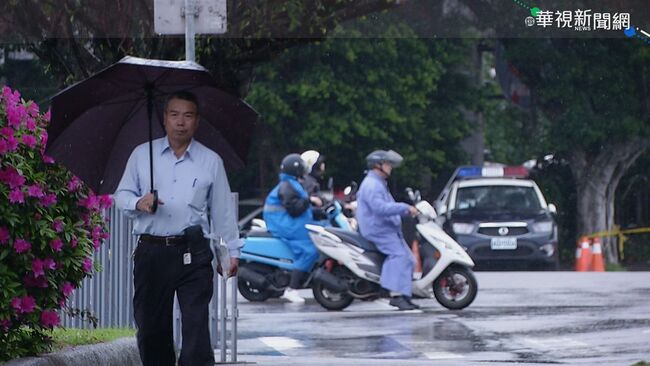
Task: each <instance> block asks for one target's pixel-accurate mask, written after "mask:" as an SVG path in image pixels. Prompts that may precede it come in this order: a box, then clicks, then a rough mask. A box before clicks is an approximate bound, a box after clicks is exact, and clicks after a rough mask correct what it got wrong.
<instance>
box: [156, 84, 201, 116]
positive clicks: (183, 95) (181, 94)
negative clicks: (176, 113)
mask: <svg viewBox="0 0 650 366" xmlns="http://www.w3.org/2000/svg"><path fill="white" fill-rule="evenodd" d="M172 99H181V100H186V101H188V102H192V103H194V105H195V106H196V114H197V115H200V113H199V100H198V99H197V98H196V95H194V93H192V92H189V91H186V90H181V91H177V92H175V93H172V94H170V95H169V96H168V97H167V100H165V109H164V110H165V112H167V107H168V106H169V101H170V100H172Z"/></svg>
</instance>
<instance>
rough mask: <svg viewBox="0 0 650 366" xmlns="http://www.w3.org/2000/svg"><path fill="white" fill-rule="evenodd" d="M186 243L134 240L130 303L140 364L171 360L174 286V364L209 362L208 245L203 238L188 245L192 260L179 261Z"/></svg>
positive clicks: (167, 365) (169, 365)
mask: <svg viewBox="0 0 650 366" xmlns="http://www.w3.org/2000/svg"><path fill="white" fill-rule="evenodd" d="M186 250H187V246H183V245H180V246H165V245H160V244H154V243H148V242H146V241H144V240H142V239H141V240H140V241H139V243H138V247H137V249H136V251H135V256H134V269H133V282H134V287H135V294H134V296H133V308H134V316H135V323H136V325H137V327H138V331H137V335H136V337H137V341H138V350H139V351H140V358H141V359H142V364H143V365H144V366H174V365H175V364H176V354H175V352H174V340H173V328H172V316H173V315H172V313H173V303H174V292H176V294H177V296H178V302H179V305H180V309H181V314H182V323H183V325H182V327H183V328H182V335H183V344H182V349H181V355H180V358H179V362H178V365H179V366H181V365H182V366H194V365H196V366H207V365H210V366H212V365H214V351H213V350H212V347H211V346H210V333H209V328H208V304H209V302H210V298H212V276H213V269H212V264H211V263H212V257H213V255H212V251H211V250H210V247H209V242H208V241H207V240H206V241H205V245H204V246H203V245H201V248H196V245H194V247H193V248H192V249H191V252H192V263H191V264H188V265H184V264H183V254H184V253H185V251H186Z"/></svg>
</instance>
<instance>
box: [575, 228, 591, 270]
mask: <svg viewBox="0 0 650 366" xmlns="http://www.w3.org/2000/svg"><path fill="white" fill-rule="evenodd" d="M590 269H591V247H590V246H589V239H588V238H587V237H586V236H583V237H581V238H580V240H578V248H577V249H576V271H577V272H586V271H589V270H590Z"/></svg>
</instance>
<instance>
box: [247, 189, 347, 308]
mask: <svg viewBox="0 0 650 366" xmlns="http://www.w3.org/2000/svg"><path fill="white" fill-rule="evenodd" d="M324 211H325V213H326V214H327V219H328V223H329V224H330V225H332V226H335V227H339V228H341V229H345V230H350V231H353V229H352V227H351V226H350V222H349V221H348V218H347V217H346V216H345V215H344V214H343V208H342V207H341V204H340V203H339V202H338V201H332V202H331V203H329V204H328V205H326V206H325V208H324ZM294 261H295V257H294V254H293V252H292V251H291V249H290V248H289V245H288V244H287V243H286V242H285V241H284V240H282V239H280V238H276V237H274V236H273V235H271V233H270V232H268V231H267V230H266V228H265V226H264V224H263V221H261V220H260V221H257V224H254V225H253V227H252V228H251V230H250V231H249V232H248V234H247V235H246V238H245V239H244V247H243V248H242V251H241V257H240V259H239V271H238V282H237V287H238V289H239V293H240V294H241V295H242V296H244V298H246V299H247V300H249V301H265V300H266V299H268V298H271V297H280V296H281V295H282V293H283V292H284V289H285V288H286V287H287V286H288V285H289V280H290V278H291V271H293V269H294V267H293V263H294ZM311 279H312V274H311V273H310V275H309V277H308V278H307V280H305V283H304V285H303V286H304V287H309V285H310V283H311Z"/></svg>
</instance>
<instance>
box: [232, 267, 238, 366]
mask: <svg viewBox="0 0 650 366" xmlns="http://www.w3.org/2000/svg"><path fill="white" fill-rule="evenodd" d="M230 285H231V286H230V288H231V289H232V292H231V296H230V309H231V310H230V311H231V313H232V315H231V318H230V320H231V322H232V324H231V327H230V339H231V341H230V362H232V363H236V362H237V318H239V309H238V308H237V276H234V277H232V280H231V281H230Z"/></svg>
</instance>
